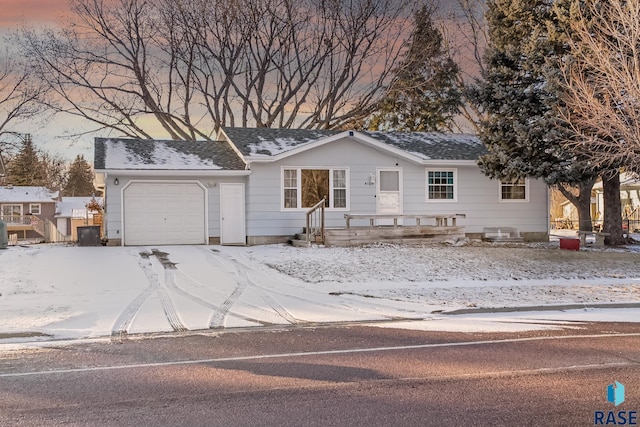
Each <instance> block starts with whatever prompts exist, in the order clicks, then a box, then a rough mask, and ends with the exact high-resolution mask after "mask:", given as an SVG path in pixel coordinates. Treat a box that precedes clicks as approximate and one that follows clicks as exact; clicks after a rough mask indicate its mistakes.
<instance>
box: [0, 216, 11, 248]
mask: <svg viewBox="0 0 640 427" xmlns="http://www.w3.org/2000/svg"><path fill="white" fill-rule="evenodd" d="M8 246H9V232H8V231H7V223H6V222H4V221H2V220H0V249H7V247H8Z"/></svg>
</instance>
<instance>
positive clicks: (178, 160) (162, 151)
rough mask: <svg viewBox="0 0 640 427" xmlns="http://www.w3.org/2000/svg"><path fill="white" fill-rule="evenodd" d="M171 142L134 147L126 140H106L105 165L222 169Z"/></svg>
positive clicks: (209, 160)
mask: <svg viewBox="0 0 640 427" xmlns="http://www.w3.org/2000/svg"><path fill="white" fill-rule="evenodd" d="M171 142H173V141H171ZM171 142H170V141H154V142H153V144H145V146H144V147H135V146H133V144H131V143H130V141H126V140H117V139H115V140H114V139H109V140H106V141H105V149H106V153H105V154H106V158H105V167H106V168H107V169H222V167H220V166H218V165H216V164H215V163H214V162H213V160H212V159H208V158H203V157H201V156H199V155H197V154H194V153H187V152H185V151H182V150H180V149H179V148H178V147H176V146H175V144H171ZM137 144H141V143H140V142H138V143H137ZM134 147H135V148H134ZM136 148H138V149H136Z"/></svg>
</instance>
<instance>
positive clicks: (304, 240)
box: [289, 239, 311, 248]
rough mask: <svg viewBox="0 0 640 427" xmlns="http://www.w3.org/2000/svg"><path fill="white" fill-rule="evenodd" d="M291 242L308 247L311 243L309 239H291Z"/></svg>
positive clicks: (301, 246) (296, 245)
mask: <svg viewBox="0 0 640 427" xmlns="http://www.w3.org/2000/svg"><path fill="white" fill-rule="evenodd" d="M289 244H290V245H292V246H295V247H297V248H308V247H309V246H311V243H309V242H307V239H291V240H289Z"/></svg>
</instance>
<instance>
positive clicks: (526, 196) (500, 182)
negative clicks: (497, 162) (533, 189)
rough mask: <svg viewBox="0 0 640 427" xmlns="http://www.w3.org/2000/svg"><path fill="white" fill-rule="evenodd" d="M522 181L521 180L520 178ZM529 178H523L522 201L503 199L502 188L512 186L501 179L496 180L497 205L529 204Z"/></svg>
mask: <svg viewBox="0 0 640 427" xmlns="http://www.w3.org/2000/svg"><path fill="white" fill-rule="evenodd" d="M521 179H522V178H521ZM529 182H530V180H529V178H524V199H503V198H502V187H503V186H504V185H509V184H510V185H513V184H512V183H511V182H505V181H503V180H501V179H499V180H498V202H499V203H529Z"/></svg>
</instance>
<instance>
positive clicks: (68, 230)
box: [55, 197, 103, 241]
mask: <svg viewBox="0 0 640 427" xmlns="http://www.w3.org/2000/svg"><path fill="white" fill-rule="evenodd" d="M92 199H93V197H62V200H61V201H59V202H57V203H56V214H55V218H56V227H57V229H58V232H59V233H60V235H61V236H63V237H66V238H68V239H69V240H72V241H77V240H78V231H77V228H78V227H80V226H85V225H94V224H95V225H98V224H97V221H96V222H95V223H94V215H95V214H98V212H96V211H92V210H90V209H87V205H88V204H89V203H90V202H91V200H92ZM95 200H96V201H97V202H98V204H100V205H102V204H103V200H102V197H96V198H95Z"/></svg>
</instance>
